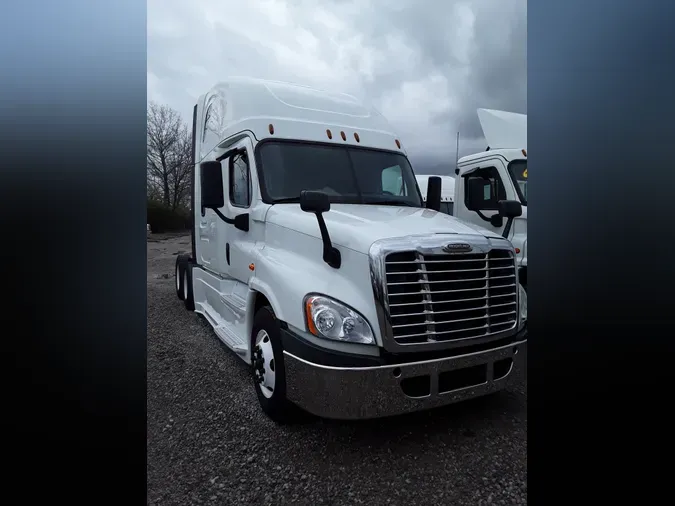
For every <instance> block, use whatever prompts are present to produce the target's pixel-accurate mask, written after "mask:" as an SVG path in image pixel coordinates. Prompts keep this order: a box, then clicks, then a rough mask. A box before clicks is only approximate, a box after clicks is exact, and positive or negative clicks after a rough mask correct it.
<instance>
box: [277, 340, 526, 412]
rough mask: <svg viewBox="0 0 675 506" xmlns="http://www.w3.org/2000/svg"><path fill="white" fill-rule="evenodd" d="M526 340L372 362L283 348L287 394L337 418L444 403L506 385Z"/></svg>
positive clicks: (306, 406)
mask: <svg viewBox="0 0 675 506" xmlns="http://www.w3.org/2000/svg"><path fill="white" fill-rule="evenodd" d="M526 342H527V340H526V339H522V340H519V341H518V342H515V343H512V344H509V345H507V346H502V347H500V348H495V349H491V350H487V351H481V352H476V353H470V354H466V355H460V356H456V357H450V358H441V359H435V360H428V361H422V362H412V363H406V364H395V365H386V366H376V367H331V366H323V365H318V364H314V363H311V362H308V361H306V360H303V359H301V358H298V357H296V356H295V355H292V354H290V353H288V352H286V351H284V362H285V365H286V389H287V396H288V398H289V400H291V401H292V402H294V403H295V404H297V405H298V406H300V407H301V408H303V409H304V410H306V411H308V412H310V413H312V414H314V415H317V416H320V417H323V418H332V419H339V420H340V419H341V420H354V419H366V418H378V417H383V416H389V415H397V414H402V413H408V412H412V411H419V410H424V409H429V408H434V407H438V406H444V405H447V404H452V403H455V402H459V401H462V400H465V399H470V398H473V397H479V396H482V395H486V394H489V393H492V392H496V391H498V390H502V389H503V388H505V387H506V386H507V385H508V384H509V382H510V381H511V379H512V378H513V376H514V374H513V371H514V369H515V368H516V367H520V366H521V364H522V360H521V357H522V356H523V354H522V353H521V354H518V350H519V348H520V347H522V345H523V344H525V343H526ZM415 385H416V388H412V386H415ZM458 385H461V386H458ZM453 386H454V387H453ZM420 387H423V388H421V390H422V391H421V392H420Z"/></svg>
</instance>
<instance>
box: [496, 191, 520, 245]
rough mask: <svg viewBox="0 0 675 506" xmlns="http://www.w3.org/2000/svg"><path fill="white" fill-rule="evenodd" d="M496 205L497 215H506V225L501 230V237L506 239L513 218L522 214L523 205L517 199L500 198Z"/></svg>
mask: <svg viewBox="0 0 675 506" xmlns="http://www.w3.org/2000/svg"><path fill="white" fill-rule="evenodd" d="M497 205H498V206H499V215H500V216H504V217H506V226H505V227H504V231H503V232H502V237H504V238H505V239H508V238H509V233H510V232H511V226H512V225H513V220H514V219H515V218H517V217H518V216H520V215H522V214H523V206H522V205H521V203H520V202H518V201H517V200H500V201H499V202H498V203H497Z"/></svg>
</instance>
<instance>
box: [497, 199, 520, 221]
mask: <svg viewBox="0 0 675 506" xmlns="http://www.w3.org/2000/svg"><path fill="white" fill-rule="evenodd" d="M497 205H498V206H499V214H500V215H501V216H503V217H504V218H517V217H518V216H521V215H522V214H523V206H522V204H521V203H520V202H518V201H517V200H500V201H499V202H498V203H497Z"/></svg>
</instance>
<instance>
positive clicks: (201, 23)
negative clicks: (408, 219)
mask: <svg viewBox="0 0 675 506" xmlns="http://www.w3.org/2000/svg"><path fill="white" fill-rule="evenodd" d="M526 20H527V1H526V0H443V1H441V0H354V1H352V0H239V1H235V0H148V100H149V101H150V100H152V101H156V102H159V103H162V104H166V105H169V106H170V107H172V108H174V109H176V110H177V111H178V112H180V113H181V115H182V117H183V118H184V120H185V121H186V122H190V121H191V120H192V107H193V106H194V104H195V102H196V101H197V97H198V96H199V95H201V94H203V93H205V92H206V91H208V89H209V88H211V86H213V85H214V84H215V83H216V82H218V81H221V80H224V79H226V78H227V77H229V76H249V77H257V78H263V79H273V80H279V81H287V82H294V83H299V84H305V85H309V86H314V87H316V88H320V89H325V90H329V91H340V92H344V93H349V94H350V95H354V96H356V97H358V98H360V99H362V100H364V101H366V102H368V103H370V104H372V105H374V106H375V107H376V108H377V109H378V110H379V111H380V112H381V113H382V114H383V115H384V116H385V117H386V118H387V119H388V120H389V121H390V123H391V124H392V127H393V130H394V131H395V132H396V133H397V134H398V135H399V136H400V138H401V141H402V142H403V143H404V145H405V147H406V149H407V151H408V154H409V156H410V158H411V161H412V162H413V166H414V168H415V171H416V172H418V173H447V172H449V171H450V170H451V169H452V168H453V167H454V162H455V156H456V148H455V146H456V135H457V131H459V132H460V150H459V151H460V152H459V154H460V156H463V155H466V154H470V153H473V152H476V151H480V150H483V149H485V148H486V144H485V141H484V139H483V138H482V132H481V129H480V124H479V123H478V117H477V115H476V109H477V108H479V107H485V108H488V109H500V110H505V111H512V112H520V113H527V21H526Z"/></svg>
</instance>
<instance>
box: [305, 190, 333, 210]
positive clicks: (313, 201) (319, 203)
mask: <svg viewBox="0 0 675 506" xmlns="http://www.w3.org/2000/svg"><path fill="white" fill-rule="evenodd" d="M300 209H302V210H303V211H305V212H306V213H319V214H320V213H326V212H328V211H330V199H329V198H328V195H326V194H325V193H323V192H315V191H308V190H303V191H301V192H300Z"/></svg>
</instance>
